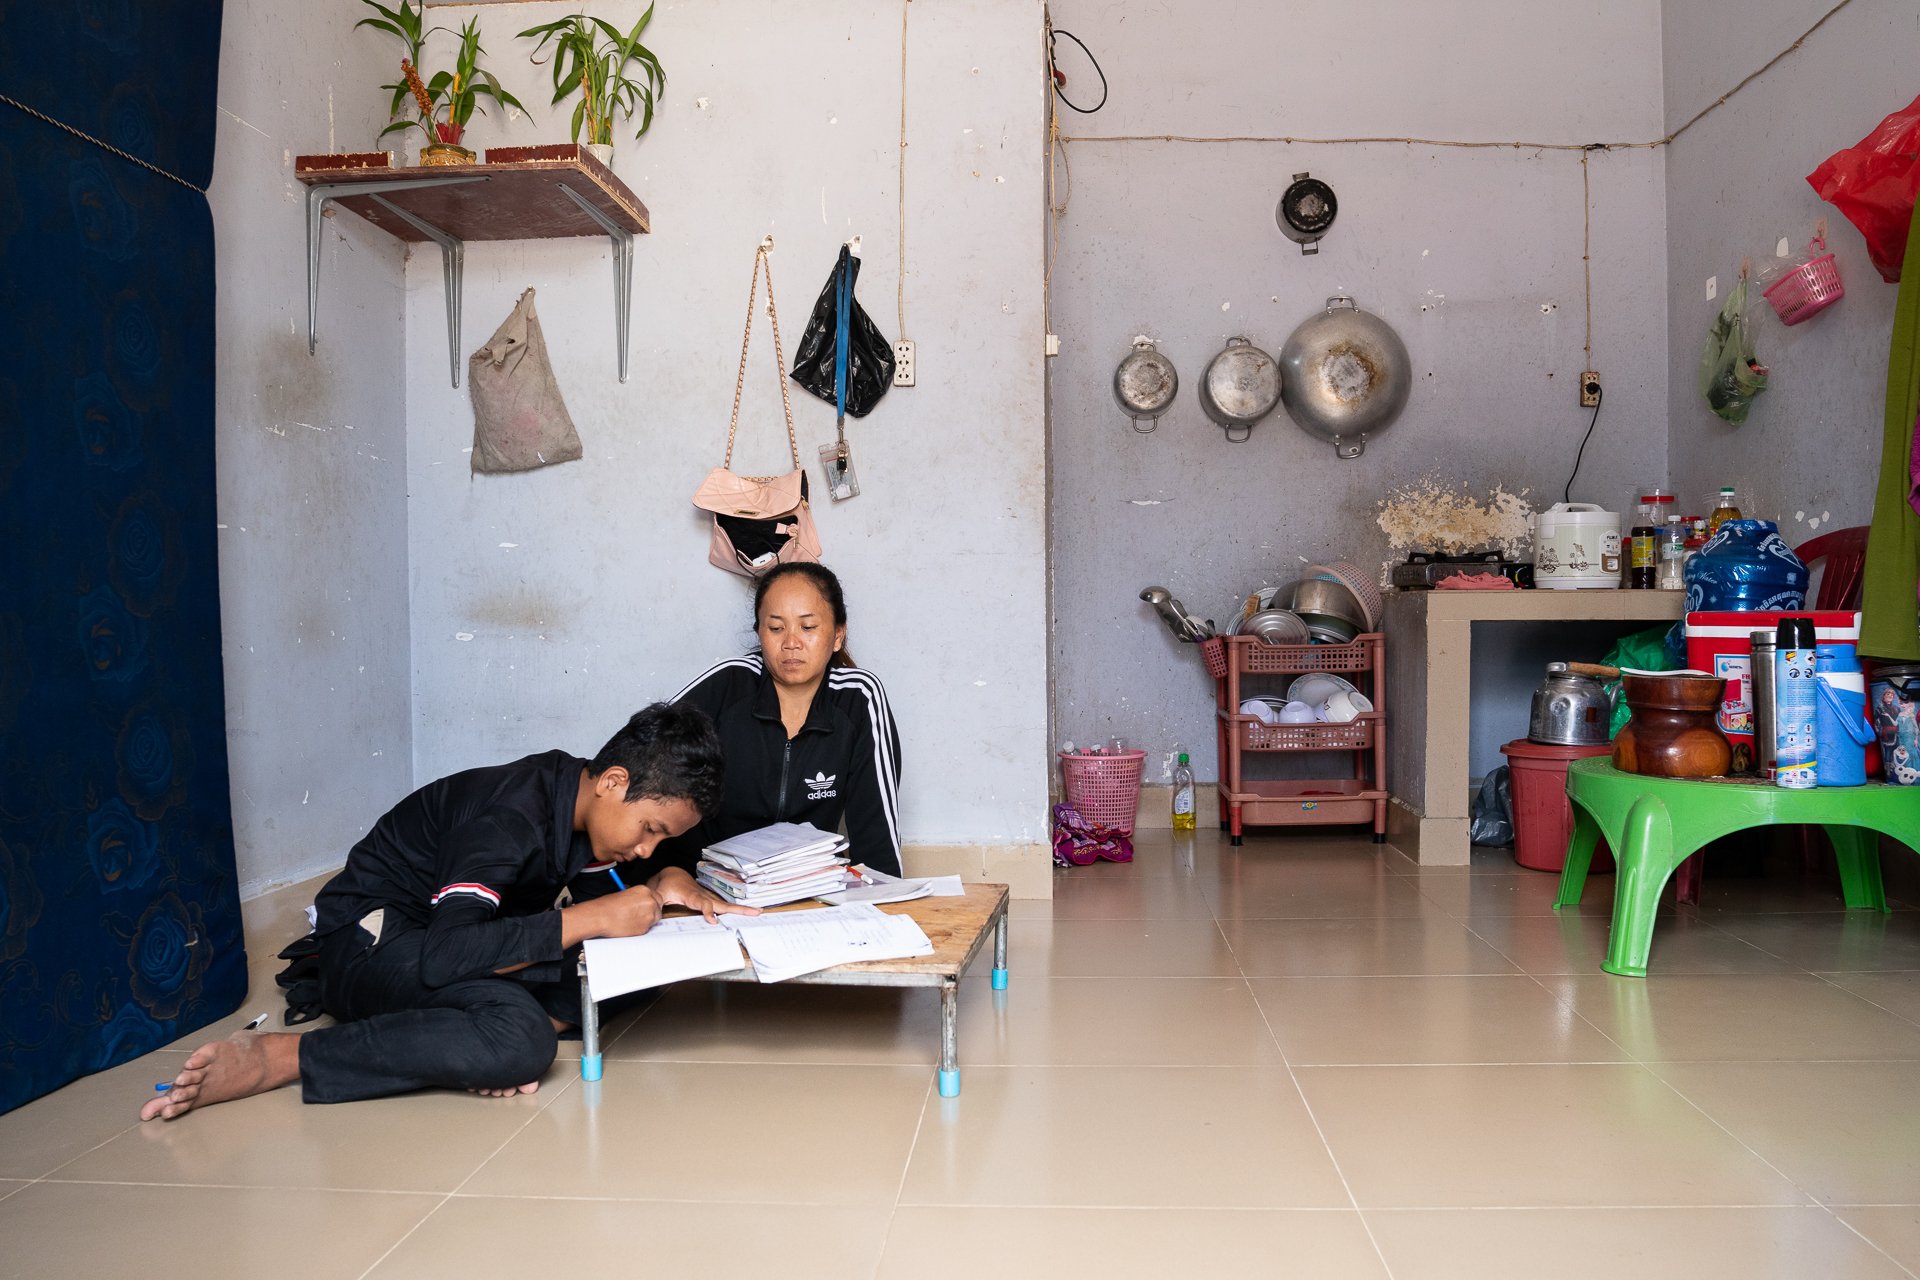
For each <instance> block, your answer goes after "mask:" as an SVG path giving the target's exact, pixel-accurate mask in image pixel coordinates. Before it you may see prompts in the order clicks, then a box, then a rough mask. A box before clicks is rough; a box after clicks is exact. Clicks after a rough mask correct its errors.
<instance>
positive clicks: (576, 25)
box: [366, 0, 667, 145]
mask: <svg viewBox="0 0 1920 1280" xmlns="http://www.w3.org/2000/svg"><path fill="white" fill-rule="evenodd" d="M366 2H367V3H372V0H366ZM651 21H653V5H651V4H650V5H648V6H647V11H646V12H645V13H643V14H641V15H640V20H639V21H638V22H636V23H634V24H633V30H631V31H628V32H625V33H624V34H623V33H622V32H621V30H620V28H618V27H616V26H614V25H613V24H612V23H610V22H607V21H605V20H604V19H601V18H589V17H587V16H586V15H585V14H575V15H574V16H572V17H570V18H561V19H560V20H559V21H557V22H549V23H545V24H544V25H541V26H538V27H528V28H527V29H526V30H525V31H522V32H521V33H520V35H521V37H522V38H527V37H532V36H538V37H539V38H540V43H539V44H537V45H535V46H534V51H533V61H534V63H535V64H536V65H538V64H539V62H540V56H539V55H540V53H541V51H543V50H544V49H546V47H547V46H548V45H549V44H552V45H553V53H552V56H551V61H552V66H553V100H554V101H555V102H559V101H560V100H561V99H563V98H565V97H566V96H567V95H568V94H570V93H575V92H578V93H579V94H580V103H579V105H578V106H576V107H575V108H574V109H573V140H574V141H575V142H578V141H580V133H581V130H582V129H584V130H585V131H586V135H587V141H588V142H590V143H601V144H606V145H611V144H612V142H613V118H614V113H615V112H616V111H618V112H620V113H621V114H622V115H623V116H624V118H626V119H627V120H632V119H633V116H634V112H636V111H638V112H639V113H640V127H639V128H638V129H637V130H635V131H634V135H633V136H634V137H635V138H639V137H642V136H644V135H645V134H646V132H647V130H648V129H649V128H650V127H651V126H652V124H653V104H654V100H655V99H656V98H657V97H658V96H659V95H661V94H663V93H665V92H666V88H667V77H666V73H665V72H663V71H661V70H660V60H659V59H658V58H656V57H654V56H653V51H652V50H650V49H648V48H647V47H646V46H645V45H643V44H641V43H640V33H641V32H643V31H645V30H646V29H647V24H648V23H649V22H651ZM629 66H638V67H639V74H638V78H637V79H636V78H635V77H634V76H631V75H629V74H628V73H627V68H628V67H629Z"/></svg>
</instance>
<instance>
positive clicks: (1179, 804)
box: [1173, 751, 1193, 831]
mask: <svg viewBox="0 0 1920 1280" xmlns="http://www.w3.org/2000/svg"><path fill="white" fill-rule="evenodd" d="M1173 829H1174V830H1175V831H1191V830H1193V770H1192V769H1190V768H1188V767H1187V753H1186V752H1184V751H1182V752H1181V753H1180V763H1178V764H1176V765H1175V766H1174V767H1173Z"/></svg>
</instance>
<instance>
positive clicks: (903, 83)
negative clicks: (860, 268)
mask: <svg viewBox="0 0 1920 1280" xmlns="http://www.w3.org/2000/svg"><path fill="white" fill-rule="evenodd" d="M912 6H913V0H900V179H899V181H898V182H897V183H896V184H895V185H896V186H897V187H898V189H899V192H900V233H899V235H898V236H896V237H895V239H897V240H898V241H899V249H900V269H899V271H898V272H897V273H896V274H895V279H894V293H893V305H894V319H896V320H897V321H898V322H899V324H900V328H899V329H898V330H897V331H896V334H895V336H896V337H900V338H905V337H906V336H907V13H908V11H909V10H910V9H911V8H912Z"/></svg>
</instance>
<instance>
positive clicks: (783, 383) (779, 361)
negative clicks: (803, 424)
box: [723, 236, 800, 478]
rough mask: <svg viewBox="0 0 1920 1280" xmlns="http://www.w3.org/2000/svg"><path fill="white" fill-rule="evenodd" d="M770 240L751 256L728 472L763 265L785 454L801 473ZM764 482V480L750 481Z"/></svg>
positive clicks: (745, 383)
mask: <svg viewBox="0 0 1920 1280" xmlns="http://www.w3.org/2000/svg"><path fill="white" fill-rule="evenodd" d="M772 253H773V237H772V236H768V237H767V238H766V239H764V240H762V241H761V242H760V248H759V249H758V250H757V251H756V252H755V253H754V255H753V283H752V285H751V286H750V287H749V288H748V289H747V327H746V332H744V333H742V334H741V335H740V373H739V376H738V377H736V378H735V379H734V380H733V420H732V421H731V422H729V423H728V424H727V460H726V462H725V463H724V464H723V465H724V466H725V467H726V469H727V470H729V471H731V470H733V437H734V435H735V434H736V433H737V432H738V431H739V430H740V393H741V392H742V391H743V390H745V388H746V385H747V348H748V346H749V345H751V344H752V342H753V304H754V303H755V302H757V301H758V300H759V297H760V269H761V265H762V264H763V263H764V264H765V266H766V272H767V318H768V319H769V320H771V321H772V322H773V374H774V377H775V378H777V379H779V382H780V407H781V408H782V409H784V410H785V411H786V415H787V450H788V452H789V453H790V454H791V455H792V457H793V469H794V470H795V471H798V470H799V469H800V441H799V439H798V437H796V436H795V435H794V432H793V397H792V395H791V394H790V393H789V392H788V390H787V355H786V350H785V348H784V347H782V346H781V343H780V312H779V311H778V309H776V308H775V306H774V305H773V258H772ZM749 478H766V477H749Z"/></svg>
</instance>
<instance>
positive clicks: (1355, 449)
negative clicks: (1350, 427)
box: [1333, 436, 1367, 459]
mask: <svg viewBox="0 0 1920 1280" xmlns="http://www.w3.org/2000/svg"><path fill="white" fill-rule="evenodd" d="M1366 451H1367V438H1366V437H1365V436H1362V437H1360V439H1359V440H1358V441H1357V442H1354V443H1351V444H1349V443H1347V442H1345V441H1342V440H1338V439H1336V440H1335V441H1334V442H1333V456H1334V457H1336V458H1344V459H1352V458H1357V457H1359V456H1360V455H1361V454H1363V453H1365V452H1366Z"/></svg>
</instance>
